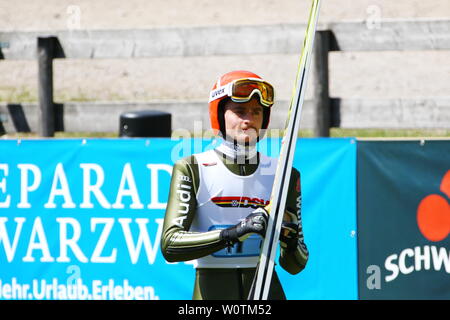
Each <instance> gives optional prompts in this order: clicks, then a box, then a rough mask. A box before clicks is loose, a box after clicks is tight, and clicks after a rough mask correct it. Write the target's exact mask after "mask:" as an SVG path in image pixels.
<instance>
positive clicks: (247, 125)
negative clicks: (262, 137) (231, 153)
mask: <svg viewBox="0 0 450 320" xmlns="http://www.w3.org/2000/svg"><path fill="white" fill-rule="evenodd" d="M263 108H264V107H263V106H262V105H261V104H260V103H259V99H258V98H257V97H254V98H252V99H251V100H250V101H248V102H244V103H237V102H233V101H231V100H228V101H227V102H226V103H225V108H224V112H225V113H224V118H225V128H226V132H227V135H228V136H229V137H231V138H233V139H234V140H235V141H237V143H239V144H245V143H251V142H255V141H256V139H257V138H258V135H259V131H260V130H261V127H262V122H263Z"/></svg>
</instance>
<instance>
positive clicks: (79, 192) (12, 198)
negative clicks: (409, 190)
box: [0, 138, 357, 300]
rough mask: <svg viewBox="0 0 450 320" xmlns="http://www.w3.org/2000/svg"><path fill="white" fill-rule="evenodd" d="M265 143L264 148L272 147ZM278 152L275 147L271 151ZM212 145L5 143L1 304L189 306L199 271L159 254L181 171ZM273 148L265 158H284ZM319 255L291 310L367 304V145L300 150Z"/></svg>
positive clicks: (312, 145)
mask: <svg viewBox="0 0 450 320" xmlns="http://www.w3.org/2000/svg"><path fill="white" fill-rule="evenodd" d="M263 141H264V140H263ZM268 146H269V147H268ZM212 147H214V143H212V142H211V141H208V140H199V139H185V140H179V141H176V140H170V139H162V138H152V139H74V140H3V141H1V142H0V266H1V269H0V299H174V300H175V299H190V298H191V296H192V290H193V280H194V270H193V267H192V265H191V264H190V263H189V262H186V263H167V262H166V261H165V260H164V258H163V256H162V254H161V251H160V249H159V243H160V239H161V232H162V226H163V219H164V213H165V207H166V202H167V197H168V191H169V184H170V178H171V171H172V166H173V164H174V162H175V161H176V160H177V159H179V158H180V157H183V156H187V155H188V154H190V153H192V152H201V151H203V150H206V149H208V148H212ZM277 148H279V140H278V139H273V140H271V139H266V142H264V143H262V149H265V150H261V151H262V152H264V151H266V152H265V153H268V154H269V155H271V154H272V155H275V156H276V153H277V152H278V149H277ZM297 150H298V152H297V153H296V158H295V163H294V166H295V167H296V168H298V169H299V170H300V171H301V172H302V190H303V223H304V230H305V238H306V242H307V245H308V248H309V250H310V253H311V257H310V261H309V263H308V265H307V267H306V269H305V270H304V271H303V272H302V273H300V274H299V275H296V276H291V275H288V274H287V273H285V272H284V271H281V268H279V267H277V268H278V272H279V275H280V278H281V279H282V282H283V286H284V288H285V291H286V293H287V296H288V298H289V299H305V298H306V299H334V298H338V299H356V298H357V274H356V272H357V270H356V269H357V268H356V265H357V263H356V236H355V235H356V208H355V203H356V200H355V199H356V189H355V188H356V187H355V183H356V182H355V181H356V179H355V171H356V169H355V166H356V164H355V158H356V143H355V141H354V140H353V139H300V140H299V142H298V147H297Z"/></svg>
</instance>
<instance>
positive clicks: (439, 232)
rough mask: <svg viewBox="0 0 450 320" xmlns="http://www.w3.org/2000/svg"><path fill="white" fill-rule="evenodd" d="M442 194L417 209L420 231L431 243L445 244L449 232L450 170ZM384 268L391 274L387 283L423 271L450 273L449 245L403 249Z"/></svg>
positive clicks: (386, 262) (421, 203) (445, 176)
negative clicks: (402, 275)
mask: <svg viewBox="0 0 450 320" xmlns="http://www.w3.org/2000/svg"><path fill="white" fill-rule="evenodd" d="M439 191H440V192H437V193H435V194H430V195H428V196H426V197H425V198H423V199H422V200H421V201H420V203H419V205H418V207H417V216H416V217H417V225H418V228H419V230H420V232H421V234H422V235H423V236H424V237H425V238H426V239H427V240H429V241H431V242H440V241H443V240H445V239H446V238H447V237H448V236H449V233H450V203H449V200H450V170H448V171H447V173H446V174H445V175H444V177H443V178H442V181H441V185H440V190H439ZM384 266H385V268H386V270H387V271H389V272H390V274H389V275H387V276H386V277H385V281H386V282H390V281H393V280H395V279H396V278H397V277H398V276H399V275H400V273H401V274H404V275H407V274H410V273H412V272H414V271H421V270H435V271H441V270H445V272H447V273H449V274H450V250H449V248H448V242H447V246H445V247H437V246H433V245H425V246H423V247H420V246H417V247H414V248H407V249H404V250H402V251H401V252H400V253H399V254H392V255H390V256H388V257H387V258H386V260H385V263H384Z"/></svg>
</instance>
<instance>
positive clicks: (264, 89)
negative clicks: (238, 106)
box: [209, 78, 275, 107]
mask: <svg viewBox="0 0 450 320" xmlns="http://www.w3.org/2000/svg"><path fill="white" fill-rule="evenodd" d="M255 93H256V94H258V95H259V98H260V99H259V100H260V102H261V104H262V105H263V106H265V107H271V106H272V105H273V103H274V95H275V93H274V89H273V87H272V85H271V84H270V83H268V82H266V81H263V80H261V79H257V78H244V79H237V80H234V81H232V82H230V83H227V84H226V85H224V86H221V87H218V88H217V89H214V90H212V91H211V94H210V96H209V102H211V101H214V100H217V99H220V98H223V97H225V96H228V97H230V98H231V100H232V101H234V102H241V103H242V102H247V101H250V99H251V98H252V96H253V95H254V94H255Z"/></svg>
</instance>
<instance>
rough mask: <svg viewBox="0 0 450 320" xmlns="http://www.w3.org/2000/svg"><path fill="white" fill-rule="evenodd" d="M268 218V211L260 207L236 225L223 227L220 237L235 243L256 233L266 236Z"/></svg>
mask: <svg viewBox="0 0 450 320" xmlns="http://www.w3.org/2000/svg"><path fill="white" fill-rule="evenodd" d="M268 220H269V216H268V214H267V211H266V210H265V209H263V208H258V209H256V210H255V211H253V212H252V213H251V214H249V215H248V216H247V217H246V218H245V219H244V220H242V221H241V222H239V223H238V224H236V225H235V226H232V227H229V228H227V229H223V230H222V231H221V232H220V238H221V239H222V240H225V241H227V242H228V243H232V244H234V243H236V242H238V241H244V240H245V239H247V238H248V237H250V236H251V235H252V234H255V233H256V234H259V235H260V236H262V237H264V235H265V234H266V228H267V222H268Z"/></svg>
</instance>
